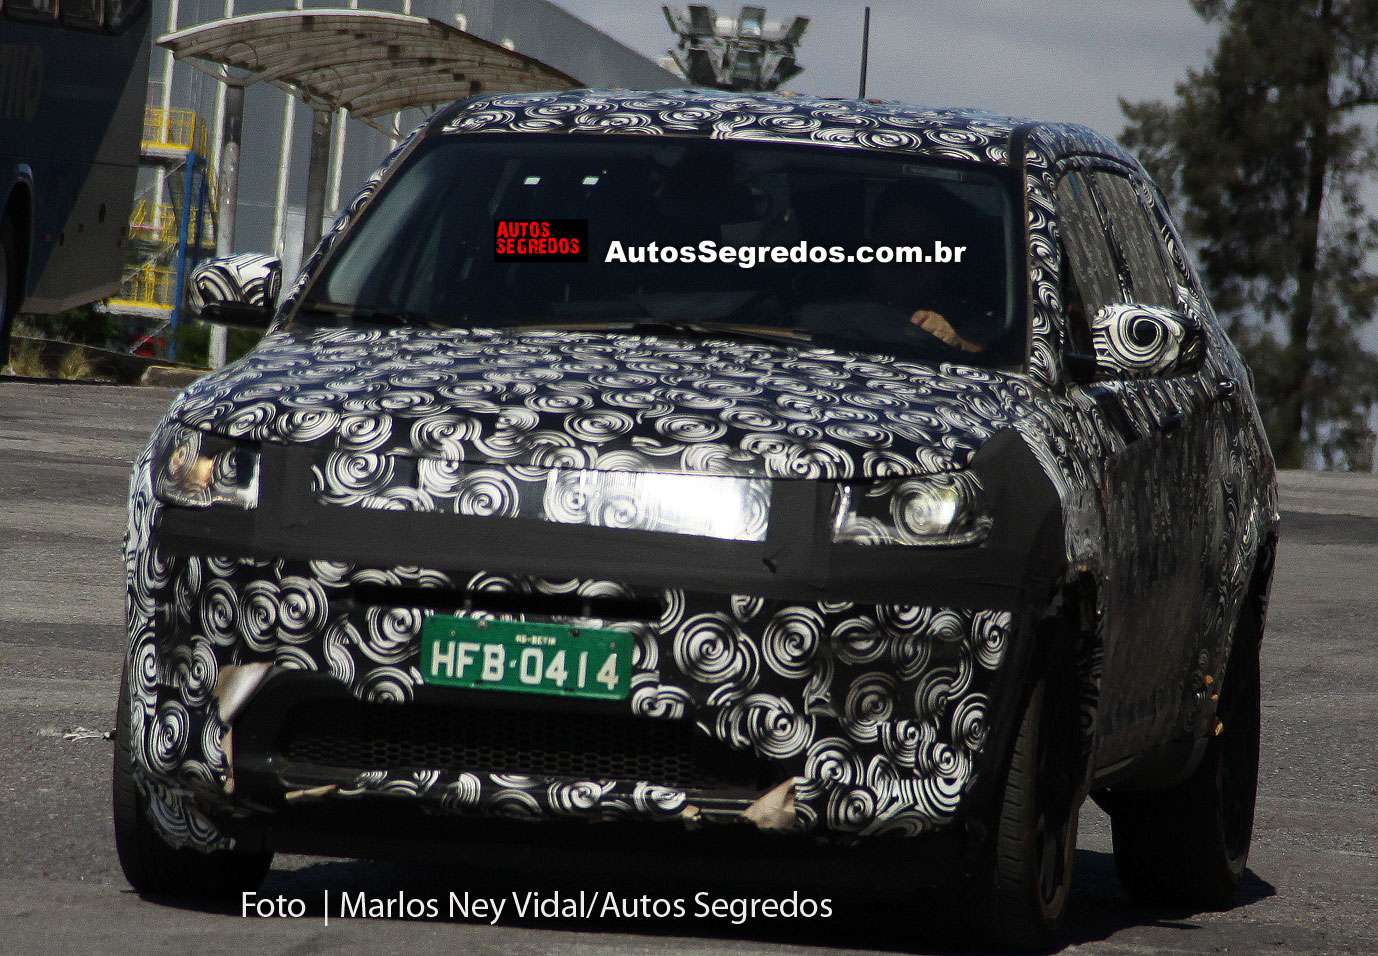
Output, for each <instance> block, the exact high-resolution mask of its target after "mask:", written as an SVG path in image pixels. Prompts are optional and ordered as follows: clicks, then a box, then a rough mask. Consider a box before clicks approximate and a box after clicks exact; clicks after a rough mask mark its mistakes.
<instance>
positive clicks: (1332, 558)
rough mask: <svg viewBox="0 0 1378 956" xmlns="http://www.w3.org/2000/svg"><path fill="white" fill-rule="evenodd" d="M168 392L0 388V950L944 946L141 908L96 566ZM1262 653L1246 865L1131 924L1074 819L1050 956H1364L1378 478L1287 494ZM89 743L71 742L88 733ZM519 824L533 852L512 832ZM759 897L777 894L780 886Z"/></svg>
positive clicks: (715, 926) (659, 928)
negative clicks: (110, 735)
mask: <svg viewBox="0 0 1378 956" xmlns="http://www.w3.org/2000/svg"><path fill="white" fill-rule="evenodd" d="M171 394H172V393H171V392H168V391H163V390H157V389H137V388H122V387H97V386H81V385H55V384H53V385H45V384H34V383H28V382H17V381H14V380H9V381H5V380H0V767H3V770H4V776H3V779H2V780H0V939H3V940H4V942H3V944H0V948H3V949H4V950H5V951H7V952H14V953H32V952H71V951H79V952H122V953H129V952H135V951H137V952H139V953H150V952H188V951H191V952H205V951H214V952H218V953H227V952H228V953H233V952H253V953H278V952H293V953H313V952H327V951H329V952H332V953H334V952H386V951H396V952H403V951H416V950H437V949H438V950H441V951H447V952H493V953H534V952H546V951H550V950H555V949H558V950H560V951H563V952H589V953H604V952H609V951H611V952H618V953H643V952H644V953H649V952H662V951H666V950H669V951H673V952H684V953H783V952H795V951H799V950H800V949H804V950H806V951H808V952H810V953H816V954H818V956H822V954H825V953H831V952H844V951H845V952H930V951H934V950H935V949H941V948H943V947H947V946H950V945H952V944H953V943H954V941H957V940H958V939H959V937H955V936H954V935H953V934H952V933H951V932H950V931H948V932H944V931H942V930H938V929H934V928H933V926H932V925H931V924H932V922H933V918H934V916H935V914H933V913H932V912H929V911H926V910H925V909H924V908H923V907H922V906H918V907H915V906H912V905H909V904H907V903H906V902H904V901H901V900H889V901H881V902H871V901H867V900H865V899H864V898H857V897H856V896H855V895H854V896H853V897H850V898H849V897H848V896H847V895H846V893H845V892H844V893H839V894H838V895H837V898H836V899H835V901H834V915H833V917H832V918H831V919H827V920H820V919H814V920H798V921H775V922H773V923H772V922H759V921H758V922H748V923H745V924H743V925H734V924H733V923H732V921H731V920H730V919H728V920H722V919H720V920H711V919H695V918H693V917H692V907H691V910H690V911H691V915H690V916H689V917H686V918H685V919H681V920H669V921H664V920H656V919H640V920H638V919H613V918H611V917H610V918H608V919H602V920H594V921H581V920H579V919H575V918H569V919H566V918H559V917H553V918H546V919H525V920H517V919H513V918H512V915H511V913H510V912H509V913H507V914H506V915H505V916H504V918H503V919H501V920H499V922H498V924H497V925H490V924H489V923H487V922H485V921H483V920H479V919H476V918H473V917H472V916H471V918H470V919H469V920H464V919H462V918H457V919H449V918H445V917H444V916H442V918H440V919H436V920H410V919H352V920H344V921H341V920H339V919H334V920H332V921H331V922H330V925H329V926H326V925H324V922H323V920H322V918H321V904H320V900H321V899H322V897H323V894H324V893H325V892H327V891H328V892H329V893H330V894H331V896H332V898H333V899H336V900H338V898H339V894H341V893H345V892H349V893H357V892H360V891H364V892H367V893H368V894H369V895H370V896H373V897H389V896H391V897H396V895H397V894H398V893H399V892H402V893H405V894H407V895H408V896H410V897H420V898H423V899H424V898H430V897H435V898H438V899H440V900H442V901H445V900H447V899H448V894H449V893H450V892H451V891H452V890H454V891H458V892H460V893H462V892H463V891H464V890H466V889H468V890H471V891H481V892H489V891H493V890H494V888H495V887H496V892H500V893H501V892H511V891H513V890H515V891H517V892H519V893H521V892H524V891H526V890H528V889H531V890H538V891H541V892H544V893H546V894H549V893H550V892H552V891H554V890H557V889H558V890H561V891H564V892H569V891H571V890H572V891H575V892H577V891H578V890H579V889H581V888H583V889H600V890H615V891H616V892H618V893H620V894H622V895H624V896H635V895H637V894H640V893H651V894H654V895H658V896H663V897H675V896H683V897H685V898H687V899H689V900H692V898H693V894H694V893H695V892H697V891H699V890H701V889H708V890H711V891H713V892H715V893H717V894H719V895H724V896H730V895H734V894H736V895H742V894H746V895H750V894H751V893H752V892H754V890H753V888H752V887H745V888H742V887H737V888H734V886H733V884H732V883H730V882H729V881H727V880H724V881H723V882H721V883H720V884H718V885H715V886H711V887H703V886H701V885H698V884H694V885H679V884H677V883H676V882H675V881H674V880H669V881H668V882H664V881H662V882H659V883H655V884H648V883H646V882H645V881H644V880H643V879H642V878H641V877H639V876H637V875H636V874H635V873H622V874H610V873H595V872H590V873H587V874H582V875H579V874H575V875H573V876H570V875H566V876H562V877H559V878H555V877H551V876H549V875H545V876H542V875H540V874H527V875H525V876H523V875H520V874H518V875H515V876H511V875H509V876H505V877H500V878H499V877H492V876H489V875H486V874H485V875H476V874H474V873H471V872H463V871H457V870H454V869H447V868H443V867H435V866H418V865H401V864H386V865H382V864H370V863H358V862H348V861H335V860H315V859H306V858H299V857H284V858H279V859H278V861H277V862H276V863H275V866H274V870H273V873H272V875H271V876H270V877H269V880H268V882H267V884H266V885H265V887H264V888H263V892H264V894H267V895H277V894H284V895H286V896H289V897H294V898H300V899H302V900H304V901H306V902H307V903H308V904H309V907H308V911H307V915H306V916H304V917H303V918H301V919H260V918H241V917H240V916H239V915H238V913H237V912H235V913H226V912H205V911H202V910H197V909H188V908H181V907H177V906H172V905H168V904H165V903H158V902H153V901H146V900H141V899H140V898H139V897H137V896H135V895H134V894H133V893H132V892H131V891H130V890H129V889H128V887H127V886H126V885H125V882H124V880H123V878H122V877H121V875H120V871H119V866H118V864H117V862H116V860H115V853H114V847H113V837H112V831H111V826H110V814H109V798H108V790H109V767H110V759H111V753H110V748H111V745H110V743H109V742H108V741H107V740H104V739H102V738H101V737H100V736H99V732H102V731H106V730H108V729H109V728H110V727H111V726H112V725H113V723H114V718H113V707H114V700H115V689H116V679H117V674H118V669H119V662H120V656H121V648H122V646H123V642H124V634H123V627H122V613H123V612H122V608H121V600H122V598H121V594H122V590H121V589H122V581H121V571H120V567H119V563H118V557H117V549H118V546H119V540H120V537H121V535H122V533H123V527H124V506H125V488H126V483H127V480H128V472H129V467H130V464H131V462H132V460H133V458H134V456H135V455H136V454H137V452H138V450H139V449H140V447H141V446H142V444H143V442H144V440H145V439H146V437H147V435H148V433H149V431H150V429H151V427H152V425H153V423H154V422H155V420H156V419H157V417H158V416H159V414H160V413H161V411H162V410H163V408H164V407H165V406H166V405H167V403H168V401H169V400H170V397H171ZM1282 507H1283V512H1284V520H1285V524H1284V533H1283V539H1282V544H1281V547H1280V554H1279V557H1278V565H1277V579H1276V584H1275V586H1274V601H1273V608H1272V612H1271V614H1270V620H1269V627H1268V637H1267V640H1266V642H1265V644H1264V656H1263V669H1264V671H1263V679H1264V739H1263V762H1262V766H1263V769H1262V781H1261V793H1260V798H1259V808H1258V817H1257V823H1256V827H1255V832H1254V848H1253V855H1252V856H1251V858H1250V872H1249V874H1248V879H1247V882H1246V884H1245V886H1244V891H1243V893H1242V894H1241V897H1240V900H1239V902H1238V904H1237V905H1236V906H1235V907H1234V908H1232V909H1230V910H1228V911H1225V912H1205V913H1198V912H1189V911H1179V910H1155V909H1142V908H1135V907H1131V906H1130V905H1128V904H1127V903H1125V902H1124V901H1123V900H1122V898H1121V895H1120V888H1119V884H1118V882H1117V880H1116V878H1115V873H1114V865H1113V862H1112V860H1111V857H1110V839H1109V828H1108V823H1107V820H1106V818H1105V817H1104V815H1103V814H1102V813H1101V812H1100V811H1099V810H1098V809H1096V808H1095V807H1094V806H1092V805H1090V804H1088V805H1087V807H1086V809H1085V810H1083V813H1082V825H1081V839H1080V847H1079V850H1078V853H1077V860H1076V887H1075V899H1074V902H1073V907H1072V912H1071V916H1070V920H1069V927H1068V932H1067V950H1066V951H1067V952H1078V951H1082V950H1085V951H1094V952H1097V953H1103V952H1109V953H1141V952H1152V951H1159V950H1171V951H1174V952H1190V953H1215V952H1225V951H1230V952H1237V953H1251V952H1260V951H1267V952H1278V953H1315V952H1374V951H1378V859H1376V857H1378V636H1376V635H1375V627H1374V626H1375V622H1378V479H1375V478H1374V477H1373V476H1350V475H1308V474H1302V473H1291V474H1287V475H1285V476H1284V480H1283V494H1282ZM88 732H91V733H88ZM534 835H535V834H534V831H533V836H534ZM781 881H782V882H781V885H780V886H779V887H778V888H777V893H776V895H778V894H779V892H784V893H788V892H790V890H791V886H790V883H789V878H788V875H782V877H781Z"/></svg>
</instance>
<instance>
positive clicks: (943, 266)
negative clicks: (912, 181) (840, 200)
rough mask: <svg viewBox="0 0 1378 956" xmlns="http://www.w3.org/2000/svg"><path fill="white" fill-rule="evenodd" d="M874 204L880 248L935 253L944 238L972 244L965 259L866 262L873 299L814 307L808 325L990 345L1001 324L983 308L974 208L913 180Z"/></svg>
mask: <svg viewBox="0 0 1378 956" xmlns="http://www.w3.org/2000/svg"><path fill="white" fill-rule="evenodd" d="M874 210H875V212H874V214H873V218H872V223H871V230H870V235H869V236H868V241H867V244H868V245H870V246H871V247H872V248H873V249H876V250H878V249H880V248H881V247H891V248H895V249H898V248H899V247H903V246H909V247H917V248H918V249H920V250H922V251H923V253H924V255H926V256H932V254H933V251H934V248H935V243H937V242H941V243H943V244H944V245H945V246H948V247H949V248H957V247H963V246H965V247H966V249H965V251H964V252H963V260H964V261H961V262H958V261H956V260H955V259H954V260H953V261H949V262H932V261H930V262H923V263H916V262H898V261H896V262H888V263H882V262H875V261H872V262H869V263H866V264H865V266H864V273H863V274H862V282H863V288H864V292H863V295H864V296H865V298H862V299H857V298H853V297H850V296H849V297H848V298H846V299H842V300H836V299H835V300H831V301H826V302H821V303H817V304H816V305H814V306H812V307H809V306H806V307H805V308H804V309H803V310H802V312H803V314H804V321H803V325H804V326H805V327H806V328H810V329H812V330H815V331H819V332H823V331H831V332H846V331H847V330H848V328H849V327H850V328H853V329H856V330H857V332H861V333H863V334H869V335H871V336H873V337H884V338H890V339H906V340H911V341H912V340H913V339H914V338H916V337H931V338H934V339H937V340H938V341H940V342H942V343H943V344H944V345H946V346H948V347H949V348H953V349H956V350H958V351H961V352H972V353H975V352H984V351H985V350H986V348H987V347H988V346H989V345H990V344H991V342H992V341H993V340H994V339H995V338H996V337H997V336H998V335H999V334H1000V331H1001V326H1000V323H999V320H998V319H997V318H996V317H995V316H993V315H988V314H987V312H986V311H985V310H983V309H982V307H981V304H980V302H979V292H980V289H981V283H979V282H973V281H972V276H971V268H970V266H969V265H968V261H969V257H971V256H972V254H973V250H972V248H971V247H972V246H973V245H974V243H973V242H971V241H969V240H968V238H967V233H968V232H969V230H967V229H963V228H962V225H963V223H964V222H965V221H966V220H968V219H969V217H970V216H971V215H972V211H971V210H969V209H968V208H967V206H966V204H965V203H963V202H962V201H961V200H959V199H956V198H955V197H953V196H951V194H949V193H948V192H947V191H946V190H944V189H941V188H933V187H928V188H923V187H918V186H911V185H909V184H907V183H897V184H895V185H892V186H890V187H888V188H887V189H886V190H885V191H884V192H882V193H881V194H880V195H879V196H878V197H877V198H876V201H875V206H874ZM882 329H885V330H886V332H884V333H882V332H881V330H882Z"/></svg>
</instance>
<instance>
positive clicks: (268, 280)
mask: <svg viewBox="0 0 1378 956" xmlns="http://www.w3.org/2000/svg"><path fill="white" fill-rule="evenodd" d="M281 287H282V261H281V260H280V259H278V257H277V256H268V255H259V254H257V253H245V254H242V255H237V256H226V257H225V258H223V259H208V260H206V261H205V262H203V263H201V265H199V266H197V267H196V268H195V269H193V270H192V273H191V276H190V277H189V278H188V279H187V304H188V306H189V307H190V308H191V312H192V314H193V315H195V316H197V317H198V318H201V319H204V320H205V321H207V322H215V323H218V324H220V325H234V326H239V327H241V328H249V329H266V328H267V327H268V325H269V324H270V323H271V322H272V320H273V307H274V305H275V304H276V303H277V297H278V291H279V289H281Z"/></svg>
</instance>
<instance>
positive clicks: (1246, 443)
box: [1138, 182, 1266, 733]
mask: <svg viewBox="0 0 1378 956" xmlns="http://www.w3.org/2000/svg"><path fill="white" fill-rule="evenodd" d="M1138 186H1139V190H1138V191H1139V198H1140V200H1141V202H1142V203H1143V205H1144V207H1145V208H1146V209H1147V210H1148V211H1149V215H1150V219H1151V221H1152V222H1153V224H1154V225H1155V227H1156V230H1157V234H1158V240H1159V249H1160V252H1161V254H1162V256H1163V259H1164V261H1165V262H1166V263H1167V264H1168V274H1169V276H1170V277H1171V279H1172V281H1173V282H1174V284H1175V286H1176V294H1177V301H1178V305H1179V308H1181V309H1182V311H1183V312H1186V313H1187V314H1189V315H1192V316H1193V317H1195V318H1197V319H1198V321H1200V322H1201V323H1202V325H1203V327H1204V328H1205V330H1206V343H1207V353H1206V367H1205V369H1204V372H1203V374H1204V377H1205V383H1204V384H1205V386H1206V387H1207V389H1208V390H1209V391H1208V395H1207V397H1206V401H1207V402H1208V405H1209V407H1208V415H1207V416H1206V418H1207V421H1208V423H1209V425H1210V427H1211V434H1210V435H1209V436H1208V441H1209V445H1210V453H1211V454H1212V456H1213V459H1214V460H1213V471H1212V474H1213V483H1212V487H1211V489H1210V491H1209V494H1208V495H1203V498H1204V499H1208V500H1209V501H1210V502H1211V504H1212V505H1213V506H1214V507H1215V513H1214V515H1213V519H1214V520H1213V521H1212V522H1210V529H1211V530H1210V540H1209V541H1208V543H1207V547H1208V554H1207V556H1206V557H1205V559H1204V560H1203V566H1205V567H1206V568H1207V569H1208V572H1209V575H1210V577H1209V579H1208V580H1207V581H1206V588H1205V592H1204V594H1203V597H1202V600H1203V605H1204V606H1203V611H1202V614H1203V617H1202V625H1201V628H1200V630H1199V632H1198V635H1197V637H1198V639H1197V643H1196V663H1197V669H1196V671H1195V672H1194V673H1193V674H1192V675H1191V681H1192V686H1193V687H1194V688H1196V690H1195V693H1194V694H1193V697H1194V699H1195V700H1194V702H1195V704H1196V707H1195V710H1196V713H1197V715H1198V718H1199V722H1198V731H1199V732H1202V733H1204V732H1206V730H1207V729H1208V722H1209V720H1210V718H1211V717H1213V715H1214V711H1215V708H1214V706H1213V702H1212V701H1211V700H1210V693H1211V692H1210V690H1209V689H1207V687H1206V686H1205V682H1206V678H1207V677H1210V678H1211V679H1212V680H1215V679H1218V678H1219V677H1220V676H1221V675H1222V674H1223V673H1224V670H1225V666H1226V663H1227V661H1228V658H1229V653H1230V645H1231V641H1232V638H1233V636H1234V625H1235V623H1236V621H1237V619H1238V615H1239V611H1240V607H1241V605H1242V603H1243V600H1244V596H1245V594H1246V592H1247V589H1248V586H1249V576H1250V574H1251V573H1252V571H1253V558H1254V552H1255V548H1256V547H1257V545H1258V543H1259V542H1258V538H1259V535H1258V534H1257V532H1256V531H1255V532H1253V533H1251V530H1250V524H1251V516H1252V515H1253V514H1254V513H1255V512H1256V509H1258V508H1259V507H1261V501H1260V499H1259V480H1260V479H1259V475H1258V467H1257V464H1256V463H1257V462H1259V461H1261V460H1263V459H1264V458H1265V457H1266V454H1265V447H1266V445H1265V439H1263V437H1262V436H1263V434H1264V431H1263V422H1262V419H1260V418H1259V416H1258V412H1257V409H1256V408H1255V407H1254V406H1253V403H1252V402H1249V401H1248V400H1247V398H1246V395H1247V394H1248V393H1251V392H1252V390H1253V381H1252V373H1250V371H1249V368H1248V366H1247V365H1246V364H1245V363H1244V359H1243V357H1242V356H1241V355H1240V354H1239V350H1238V349H1236V348H1235V346H1234V343H1232V342H1231V341H1230V339H1229V336H1228V335H1227V334H1226V333H1225V329H1224V328H1223V326H1221V324H1220V321H1219V319H1218V318H1217V317H1216V315H1215V311H1214V310H1213V309H1212V308H1211V305H1210V301H1209V300H1208V299H1207V297H1206V293H1205V289H1204V288H1203V287H1202V285H1201V280H1200V277H1199V276H1198V275H1197V274H1196V272H1195V270H1194V269H1192V267H1191V265H1190V264H1189V263H1188V262H1187V259H1186V251H1185V246H1184V244H1183V243H1182V239H1181V236H1180V234H1179V233H1178V231H1177V228H1176V226H1175V225H1174V224H1173V222H1172V216H1171V214H1170V213H1169V212H1168V210H1167V205H1166V203H1165V202H1164V201H1163V198H1162V196H1161V194H1159V193H1158V191H1157V190H1156V189H1155V188H1154V187H1153V186H1152V185H1151V184H1149V183H1147V182H1141V183H1139V184H1138Z"/></svg>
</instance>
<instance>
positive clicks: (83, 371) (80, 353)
mask: <svg viewBox="0 0 1378 956" xmlns="http://www.w3.org/2000/svg"><path fill="white" fill-rule="evenodd" d="M57 377H58V378H65V379H73V380H78V381H84V380H88V379H93V378H96V370H95V368H94V367H93V366H92V365H91V363H90V362H89V361H87V359H86V350H85V349H80V348H71V349H68V350H67V352H66V354H64V355H63V356H62V361H61V362H59V363H58V365H57Z"/></svg>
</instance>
